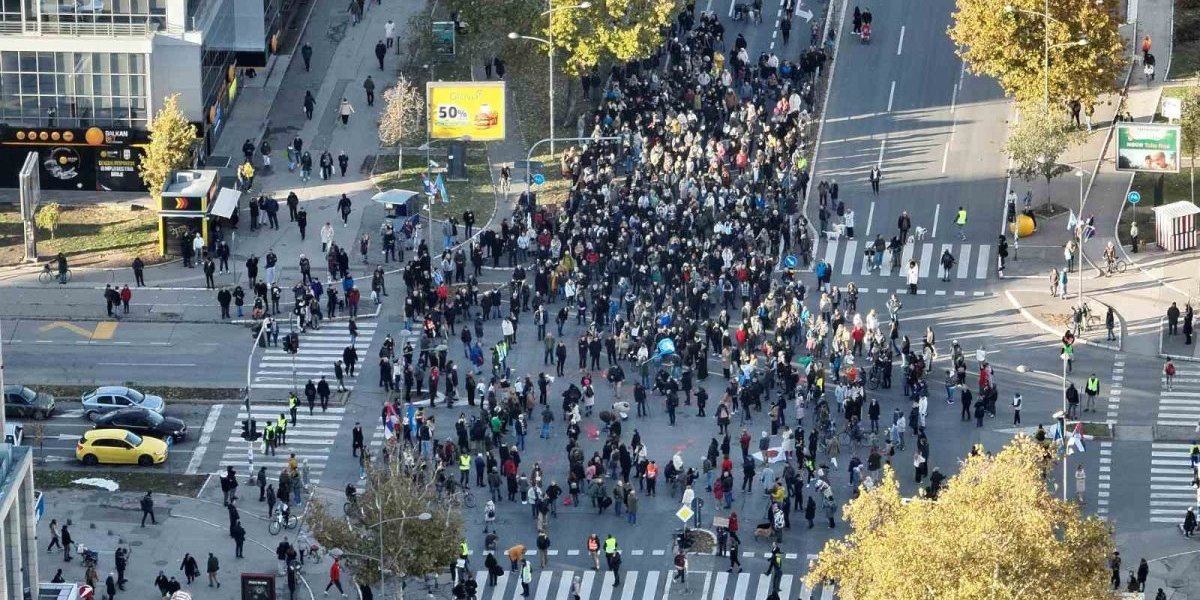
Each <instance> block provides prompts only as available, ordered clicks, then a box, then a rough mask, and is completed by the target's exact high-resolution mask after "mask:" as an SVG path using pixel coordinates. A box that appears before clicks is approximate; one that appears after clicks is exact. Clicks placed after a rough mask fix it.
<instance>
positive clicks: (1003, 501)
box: [805, 436, 1116, 600]
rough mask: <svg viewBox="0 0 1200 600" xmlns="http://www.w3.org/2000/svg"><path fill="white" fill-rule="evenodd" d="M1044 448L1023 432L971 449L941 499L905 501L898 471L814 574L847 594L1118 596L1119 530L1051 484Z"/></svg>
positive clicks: (853, 598)
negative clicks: (1113, 584) (1113, 568)
mask: <svg viewBox="0 0 1200 600" xmlns="http://www.w3.org/2000/svg"><path fill="white" fill-rule="evenodd" d="M1052 467H1053V463H1052V462H1051V461H1050V460H1048V459H1047V458H1046V454H1045V451H1044V450H1043V448H1042V447H1041V446H1040V445H1039V444H1038V443H1037V442H1035V441H1033V440H1032V439H1030V438H1029V437H1027V436H1018V437H1017V438H1016V439H1014V440H1013V442H1012V443H1011V444H1009V445H1008V446H1007V447H1005V448H1004V449H1003V450H1002V451H1001V452H1000V453H999V454H996V455H995V456H985V455H979V456H972V457H970V458H968V459H967V460H966V461H965V462H964V463H963V465H962V469H961V471H960V472H959V474H958V475H955V476H954V477H952V478H950V479H949V480H947V483H946V485H945V487H943V488H942V490H941V491H940V493H939V494H938V498H937V500H936V501H930V500H914V501H911V502H905V501H904V500H903V499H902V498H901V496H900V488H899V485H898V484H897V482H896V478H895V473H894V472H893V471H892V470H891V468H890V467H889V468H887V469H885V472H884V476H883V480H882V482H881V484H880V485H879V486H878V487H876V488H875V489H873V490H870V491H865V492H864V493H863V494H862V495H861V496H860V497H859V498H858V499H856V500H853V501H851V502H850V503H849V504H848V505H847V506H846V508H845V518H846V520H847V521H848V522H849V523H850V525H851V528H852V532H851V533H850V534H848V535H847V536H846V537H845V538H843V539H841V540H831V541H830V542H829V543H828V544H826V546H825V549H824V550H822V551H821V553H820V555H819V556H818V558H817V562H816V564H815V565H814V567H813V568H812V570H811V571H810V572H809V574H808V575H807V576H806V577H805V584H806V585H808V586H809V588H810V589H811V588H812V587H813V586H814V585H816V584H818V583H820V582H822V581H828V580H833V581H836V582H837V586H838V593H839V596H840V597H842V598H846V599H847V600H918V599H920V600H929V599H939V600H940V599H942V598H954V599H955V600H1015V599H1017V598H1086V599H1088V600H1100V599H1110V598H1116V596H1115V595H1114V594H1113V592H1112V591H1110V590H1109V571H1108V568H1107V563H1106V560H1107V557H1108V556H1109V555H1110V554H1111V553H1112V550H1113V540H1112V532H1111V531H1110V529H1109V527H1108V525H1107V524H1106V523H1105V522H1104V521H1103V520H1101V519H1098V518H1096V517H1084V516H1082V515H1081V513H1080V512H1079V508H1078V507H1077V506H1076V505H1075V504H1073V503H1070V502H1065V501H1063V500H1061V499H1058V498H1055V497H1054V496H1053V495H1051V494H1050V492H1049V491H1048V490H1047V488H1046V478H1045V473H1046V470H1047V469H1050V468H1052Z"/></svg>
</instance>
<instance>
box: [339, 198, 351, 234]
mask: <svg viewBox="0 0 1200 600" xmlns="http://www.w3.org/2000/svg"><path fill="white" fill-rule="evenodd" d="M352 206H353V204H352V203H351V202H350V197H349V196H347V195H346V194H342V197H341V198H340V199H339V200H338V203H337V209H338V214H340V215H342V227H348V226H349V223H350V211H351V207H352Z"/></svg>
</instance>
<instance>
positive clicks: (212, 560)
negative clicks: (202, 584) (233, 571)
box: [208, 552, 221, 587]
mask: <svg viewBox="0 0 1200 600" xmlns="http://www.w3.org/2000/svg"><path fill="white" fill-rule="evenodd" d="M220 570H221V563H220V561H218V560H217V557H216V556H213V553H212V552H209V553H208V587H213V585H216V586H217V587H221V582H220V581H219V580H217V571H220Z"/></svg>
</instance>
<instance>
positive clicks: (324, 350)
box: [251, 321, 378, 390]
mask: <svg viewBox="0 0 1200 600" xmlns="http://www.w3.org/2000/svg"><path fill="white" fill-rule="evenodd" d="M357 325H358V339H357V341H355V340H351V338H350V328H349V326H348V325H347V323H346V322H345V321H326V322H325V324H324V325H322V326H321V328H320V329H315V330H312V329H310V330H309V331H307V332H305V333H303V334H301V335H300V352H298V353H296V355H295V357H293V356H292V355H291V354H288V353H287V352H284V351H283V348H282V347H281V346H271V347H268V348H267V349H266V350H263V353H262V357H261V358H260V359H259V362H258V369H257V370H256V371H255V372H254V381H253V383H252V384H251V385H252V387H254V388H255V389H268V390H271V389H274V390H290V389H292V388H293V376H294V379H295V380H296V382H295V385H296V387H299V388H303V387H304V383H305V382H307V381H308V380H309V379H312V380H314V381H315V380H317V379H319V378H320V377H321V376H324V377H325V379H326V380H327V381H328V382H329V385H330V387H331V388H333V389H334V390H336V389H337V379H336V378H335V377H334V373H333V363H335V362H337V361H339V360H341V359H342V352H343V351H344V350H345V349H346V347H347V346H349V345H351V343H353V344H354V347H355V349H356V350H357V351H358V366H359V367H360V369H361V367H362V366H363V364H364V360H365V359H366V358H368V357H366V356H365V354H366V349H367V348H370V347H371V339H372V338H374V337H375V332H376V330H377V329H378V323H376V322H374V321H358V322H357ZM293 366H294V369H295V372H294V373H293ZM359 374H360V373H359V371H355V377H351V376H350V375H349V373H347V374H346V377H345V382H346V389H354V382H355V381H356V380H357V379H358V377H357V376H358V375H359Z"/></svg>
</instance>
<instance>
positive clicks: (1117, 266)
mask: <svg viewBox="0 0 1200 600" xmlns="http://www.w3.org/2000/svg"><path fill="white" fill-rule="evenodd" d="M1128 266H1129V265H1128V264H1126V263H1125V261H1123V260H1118V261H1117V262H1116V264H1114V265H1113V269H1114V270H1115V271H1116V272H1118V273H1124V272H1125V268H1126V267H1128Z"/></svg>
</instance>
